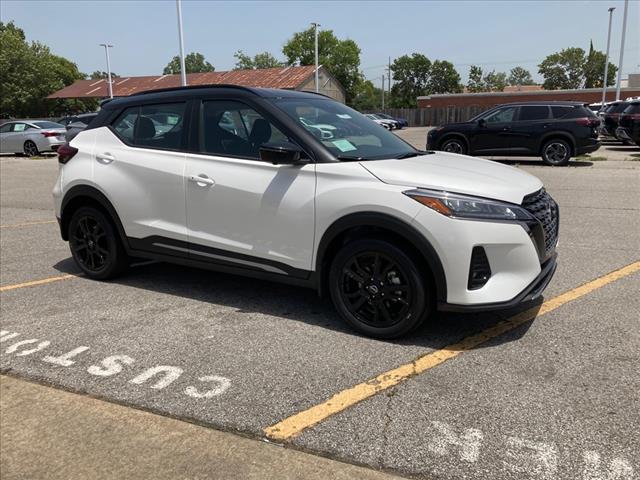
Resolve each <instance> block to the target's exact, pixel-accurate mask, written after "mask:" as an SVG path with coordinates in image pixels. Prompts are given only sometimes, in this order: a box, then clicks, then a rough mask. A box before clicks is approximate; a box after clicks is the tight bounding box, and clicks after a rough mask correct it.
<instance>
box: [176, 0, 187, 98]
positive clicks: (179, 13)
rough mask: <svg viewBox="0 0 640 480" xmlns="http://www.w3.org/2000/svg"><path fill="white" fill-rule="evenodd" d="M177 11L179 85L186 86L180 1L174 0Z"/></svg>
mask: <svg viewBox="0 0 640 480" xmlns="http://www.w3.org/2000/svg"><path fill="white" fill-rule="evenodd" d="M176 8H177V9H178V40H179V42H180V84H181V85H182V86H183V87H186V86H187V71H186V70H185V67H184V36H183V35H182V1H181V0H176Z"/></svg>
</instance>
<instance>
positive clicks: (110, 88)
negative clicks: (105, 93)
mask: <svg viewBox="0 0 640 480" xmlns="http://www.w3.org/2000/svg"><path fill="white" fill-rule="evenodd" d="M100 46H101V47H104V53H105V54H106V55H107V81H108V82H109V98H113V86H112V85H111V61H110V60H109V49H110V48H113V45H109V44H108V43H101V44H100Z"/></svg>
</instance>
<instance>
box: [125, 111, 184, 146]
mask: <svg viewBox="0 0 640 480" xmlns="http://www.w3.org/2000/svg"><path fill="white" fill-rule="evenodd" d="M185 107H186V103H184V102H182V103H169V104H164V105H143V106H141V107H130V108H127V109H126V110H124V111H123V112H122V113H121V114H120V116H119V117H118V118H117V119H116V121H115V122H114V123H113V128H114V130H115V131H116V132H117V133H118V135H119V136H120V137H121V138H122V139H123V140H125V141H126V142H127V143H130V144H131V145H134V146H136V147H148V148H161V149H170V150H177V149H179V148H180V145H181V143H182V125H183V121H184V113H185Z"/></svg>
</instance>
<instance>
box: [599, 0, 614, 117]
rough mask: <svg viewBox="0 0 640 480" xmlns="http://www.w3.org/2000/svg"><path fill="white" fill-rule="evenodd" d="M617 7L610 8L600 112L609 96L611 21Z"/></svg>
mask: <svg viewBox="0 0 640 480" xmlns="http://www.w3.org/2000/svg"><path fill="white" fill-rule="evenodd" d="M615 9H616V7H611V8H609V33H607V54H606V56H605V57H604V81H603V82H602V103H601V104H600V110H602V109H603V108H604V102H605V99H606V96H607V75H608V73H609V45H611V19H612V18H613V11H614V10H615Z"/></svg>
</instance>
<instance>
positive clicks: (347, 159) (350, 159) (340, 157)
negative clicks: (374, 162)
mask: <svg viewBox="0 0 640 480" xmlns="http://www.w3.org/2000/svg"><path fill="white" fill-rule="evenodd" d="M336 158H337V159H338V160H340V161H341V162H361V161H363V160H366V158H365V157H349V156H347V155H338V156H337V157H336Z"/></svg>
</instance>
